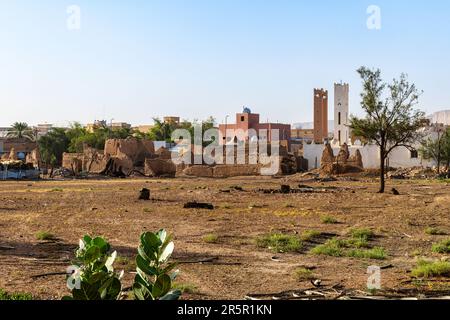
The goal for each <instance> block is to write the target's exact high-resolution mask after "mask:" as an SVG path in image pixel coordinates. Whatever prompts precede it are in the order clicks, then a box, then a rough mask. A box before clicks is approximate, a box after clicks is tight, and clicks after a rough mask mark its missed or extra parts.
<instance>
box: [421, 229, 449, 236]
mask: <svg viewBox="0 0 450 320" xmlns="http://www.w3.org/2000/svg"><path fill="white" fill-rule="evenodd" d="M425 233H426V234H428V235H430V236H440V235H445V232H444V231H442V230H440V229H439V228H435V227H428V228H426V229H425Z"/></svg>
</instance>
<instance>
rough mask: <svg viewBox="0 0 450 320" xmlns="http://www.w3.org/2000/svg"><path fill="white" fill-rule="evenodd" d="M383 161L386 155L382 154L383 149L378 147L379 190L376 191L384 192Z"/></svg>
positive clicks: (384, 169)
mask: <svg viewBox="0 0 450 320" xmlns="http://www.w3.org/2000/svg"><path fill="white" fill-rule="evenodd" d="M385 161H386V157H385V155H384V150H383V149H382V148H380V191H378V193H384V189H385V179H384V176H385V175H384V173H385V171H386V168H385Z"/></svg>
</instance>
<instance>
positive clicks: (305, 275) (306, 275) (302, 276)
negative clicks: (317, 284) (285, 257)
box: [294, 267, 314, 281]
mask: <svg viewBox="0 0 450 320" xmlns="http://www.w3.org/2000/svg"><path fill="white" fill-rule="evenodd" d="M294 278H295V279H297V280H298V281H305V280H312V279H314V274H313V272H312V271H311V270H309V269H307V268H303V267H302V268H298V269H296V270H295V271H294Z"/></svg>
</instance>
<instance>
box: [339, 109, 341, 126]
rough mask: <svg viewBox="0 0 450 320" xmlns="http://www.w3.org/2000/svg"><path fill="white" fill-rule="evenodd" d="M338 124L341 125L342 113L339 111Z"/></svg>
mask: <svg viewBox="0 0 450 320" xmlns="http://www.w3.org/2000/svg"><path fill="white" fill-rule="evenodd" d="M338 125H341V113H340V112H338Z"/></svg>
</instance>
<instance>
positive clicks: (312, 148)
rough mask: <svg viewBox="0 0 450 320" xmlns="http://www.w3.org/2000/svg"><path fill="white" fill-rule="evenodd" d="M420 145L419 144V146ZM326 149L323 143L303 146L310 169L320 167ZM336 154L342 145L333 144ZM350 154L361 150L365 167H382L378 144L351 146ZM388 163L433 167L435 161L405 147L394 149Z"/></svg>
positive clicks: (399, 165) (395, 166)
mask: <svg viewBox="0 0 450 320" xmlns="http://www.w3.org/2000/svg"><path fill="white" fill-rule="evenodd" d="M417 147H419V146H417ZM324 149H325V145H323V144H305V145H304V146H303V157H304V158H305V159H307V160H308V170H313V169H317V168H320V165H321V163H320V161H321V159H322V153H323V150H324ZM332 149H333V153H334V155H335V156H337V155H338V153H339V150H340V147H338V146H332ZM348 149H349V152H350V155H351V156H353V155H354V154H355V152H356V150H359V152H360V153H361V157H362V162H363V165H364V168H365V169H377V168H379V167H380V149H379V148H378V146H376V145H373V144H371V145H365V146H356V145H352V146H349V148H348ZM386 164H387V165H389V166H390V167H392V168H412V167H433V166H435V165H436V164H435V162H434V161H428V160H424V159H422V158H421V157H420V156H419V155H418V153H417V152H416V151H410V150H409V149H407V148H405V147H398V148H396V149H394V150H393V151H392V152H391V153H390V154H389V157H388V159H387V163H386Z"/></svg>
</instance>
